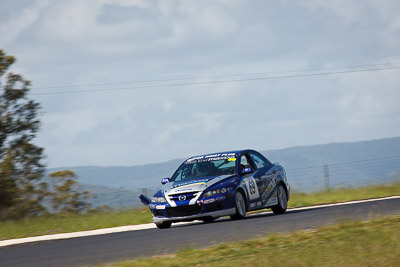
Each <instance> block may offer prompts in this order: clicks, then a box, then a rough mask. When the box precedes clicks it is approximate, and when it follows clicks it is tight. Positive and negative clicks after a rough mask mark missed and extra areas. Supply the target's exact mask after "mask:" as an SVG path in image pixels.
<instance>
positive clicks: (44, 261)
mask: <svg viewBox="0 0 400 267" xmlns="http://www.w3.org/2000/svg"><path fill="white" fill-rule="evenodd" d="M395 214H400V198H396V199H388V200H380V201H373V202H365V203H357V204H350V205H340V206H332V207H321V208H313V209H303V210H289V211H287V213H285V214H283V215H278V216H276V215H272V214H271V213H267V214H265V213H263V214H253V215H248V217H246V219H244V220H239V221H231V220H228V219H221V220H218V221H216V222H214V223H210V224H204V223H200V222H199V223H191V224H186V225H176V226H175V227H174V226H173V227H172V228H170V229H164V230H159V229H148V230H140V231H130V232H121V233H114V234H106V235H98V236H89V237H81V238H73V239H65V240H55V241H43V242H37V243H28V244H23V245H16V246H9V247H3V248H0V266H82V265H91V264H99V263H108V262H112V261H116V260H123V259H132V258H137V257H144V256H152V255H160V254H168V253H173V252H176V251H177V250H179V249H181V248H185V247H189V246H190V247H207V246H211V245H214V244H217V243H220V242H229V241H236V240H245V239H250V238H255V237H261V236H265V235H266V234H268V233H271V232H290V231H296V230H306V229H312V228H316V227H319V226H323V225H328V224H336V223H339V222H344V221H349V220H367V219H372V218H376V217H379V216H385V215H395Z"/></svg>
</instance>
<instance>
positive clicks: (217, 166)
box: [171, 154, 237, 181]
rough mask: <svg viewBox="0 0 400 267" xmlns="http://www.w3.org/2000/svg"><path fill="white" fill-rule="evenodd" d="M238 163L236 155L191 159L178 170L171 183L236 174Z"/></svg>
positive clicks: (216, 155)
mask: <svg viewBox="0 0 400 267" xmlns="http://www.w3.org/2000/svg"><path fill="white" fill-rule="evenodd" d="M236 162H237V160H236V155H235V154H214V155H206V156H200V157H194V158H190V159H188V160H186V161H185V162H184V163H183V164H182V165H181V166H180V167H179V168H178V170H176V172H175V173H174V175H173V176H172V178H171V181H187V180H192V179H198V178H203V177H210V176H219V175H231V174H235V173H236Z"/></svg>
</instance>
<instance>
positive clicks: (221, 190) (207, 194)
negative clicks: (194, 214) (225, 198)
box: [203, 187, 231, 197]
mask: <svg viewBox="0 0 400 267" xmlns="http://www.w3.org/2000/svg"><path fill="white" fill-rule="evenodd" d="M230 189H231V188H230V187H222V188H218V189H215V190H210V191H207V192H205V193H204V195H203V197H211V196H215V195H218V194H225V193H227V192H229V190H230Z"/></svg>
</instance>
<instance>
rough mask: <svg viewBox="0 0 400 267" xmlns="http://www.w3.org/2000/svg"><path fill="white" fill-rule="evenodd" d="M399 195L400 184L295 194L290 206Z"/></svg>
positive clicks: (291, 198)
mask: <svg viewBox="0 0 400 267" xmlns="http://www.w3.org/2000/svg"><path fill="white" fill-rule="evenodd" d="M397 195H400V182H395V183H392V184H384V185H376V186H365V187H358V188H340V189H335V190H328V191H322V192H316V193H312V194H304V193H296V192H293V194H292V195H291V197H290V200H289V203H288V206H289V207H302V206H311V205H317V204H328V203H337V202H345V201H352V200H360V199H368V198H379V197H388V196H397Z"/></svg>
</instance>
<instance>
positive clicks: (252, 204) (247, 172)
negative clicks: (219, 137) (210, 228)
mask: <svg viewBox="0 0 400 267" xmlns="http://www.w3.org/2000/svg"><path fill="white" fill-rule="evenodd" d="M161 183H162V184H163V187H161V189H160V190H158V191H157V192H156V193H155V194H154V196H153V197H151V198H148V197H146V196H144V195H140V200H141V201H142V203H143V204H145V205H148V206H149V208H150V210H151V212H152V214H153V222H154V223H155V224H156V226H157V227H158V228H160V229H162V228H169V227H171V224H172V223H174V222H182V221H193V220H202V221H204V222H212V221H214V220H215V219H217V218H219V217H223V216H230V217H231V219H242V218H244V217H245V216H246V212H247V211H251V210H257V209H263V208H271V209H272V211H273V212H274V214H281V213H284V212H285V211H286V207H287V201H288V200H289V196H290V186H289V183H288V181H287V178H286V172H285V169H284V168H283V167H282V166H281V165H279V164H273V163H271V162H270V161H269V160H267V159H266V158H265V157H264V156H263V155H261V154H260V153H258V152H257V151H254V150H240V151H230V152H223V153H214V154H208V155H202V156H196V157H191V158H189V159H187V160H185V161H184V162H183V163H182V165H181V166H179V168H178V169H177V170H176V171H175V173H174V175H172V177H171V178H163V179H162V181H161Z"/></svg>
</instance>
